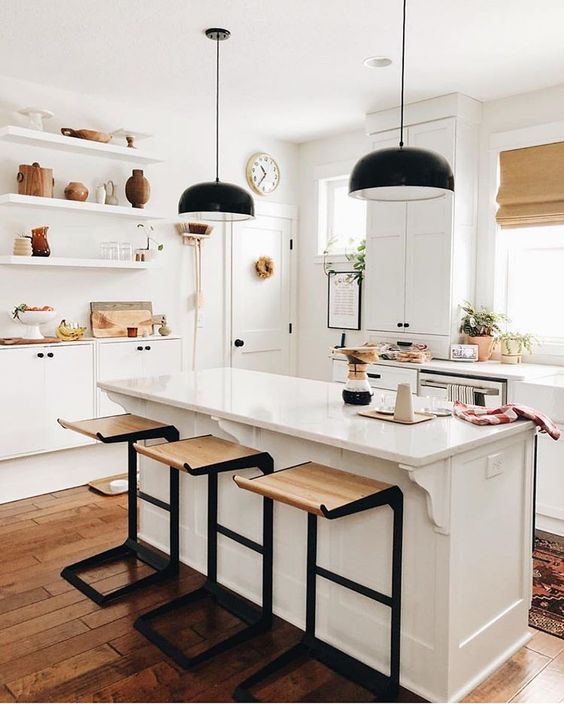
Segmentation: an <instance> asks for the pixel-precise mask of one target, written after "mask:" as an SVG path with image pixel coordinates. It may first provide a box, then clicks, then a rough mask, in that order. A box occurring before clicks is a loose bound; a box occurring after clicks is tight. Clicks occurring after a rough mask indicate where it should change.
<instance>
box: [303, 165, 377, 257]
mask: <svg viewBox="0 0 564 704" xmlns="http://www.w3.org/2000/svg"><path fill="white" fill-rule="evenodd" d="M356 162H357V159H347V160H346V161H334V162H331V163H328V164H321V165H319V166H317V167H316V168H315V191H316V195H317V201H316V204H315V205H316V218H317V250H316V254H315V257H314V260H315V262H316V263H318V264H322V263H323V261H324V259H325V257H324V256H323V251H324V250H325V249H326V247H327V233H328V226H329V223H328V222H327V213H328V207H327V206H328V202H327V184H328V183H330V182H332V181H340V180H342V179H344V178H348V177H349V174H350V173H351V171H352V170H353V167H354V165H355V164H356ZM366 220H367V227H368V213H367V217H366ZM327 261H331V262H332V263H335V264H342V263H345V262H347V261H348V260H347V257H346V254H345V252H335V253H331V254H328V255H327Z"/></svg>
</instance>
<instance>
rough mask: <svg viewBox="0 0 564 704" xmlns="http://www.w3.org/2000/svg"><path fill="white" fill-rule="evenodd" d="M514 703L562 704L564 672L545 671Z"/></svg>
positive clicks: (546, 669) (556, 670) (549, 669)
mask: <svg viewBox="0 0 564 704" xmlns="http://www.w3.org/2000/svg"><path fill="white" fill-rule="evenodd" d="M511 701H512V702H562V701H564V672H562V670H558V669H556V668H553V669H551V668H550V667H545V669H544V670H543V671H542V672H541V673H540V674H539V675H538V676H537V677H535V678H534V679H533V680H531V681H530V682H529V683H528V684H527V685H526V686H525V687H523V689H521V691H520V692H518V693H517V694H516V696H514V697H513V699H511Z"/></svg>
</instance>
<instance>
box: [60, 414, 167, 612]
mask: <svg viewBox="0 0 564 704" xmlns="http://www.w3.org/2000/svg"><path fill="white" fill-rule="evenodd" d="M125 415H129V414H125ZM109 417H111V416H109ZM96 437H97V438H98V440H100V441H101V442H103V443H106V444H108V445H109V444H115V443H119V442H127V479H128V490H127V514H128V516H127V528H128V530H127V539H126V540H125V542H124V543H123V544H122V545H118V546H116V547H115V548H110V549H109V550H104V551H103V552H100V553H98V554H97V555H92V557H87V558H85V559H84V560H79V561H78V562H75V563H73V564H72V565H69V566H68V567H65V568H64V569H63V571H62V572H61V577H63V579H66V580H67V582H70V584H72V585H73V587H76V589H78V590H79V591H81V592H82V593H83V594H85V595H86V596H87V597H89V598H90V599H92V601H94V602H95V603H96V604H98V605H99V606H106V605H107V604H109V603H110V602H112V601H115V600H116V599H119V598H121V597H123V596H126V595H127V594H130V593H131V592H133V591H135V590H137V589H139V588H140V587H146V586H149V585H150V584H154V583H155V582H158V581H160V580H161V579H165V578H168V577H172V576H174V575H176V574H178V568H179V525H180V512H179V506H180V498H179V493H180V492H179V477H178V472H176V471H173V470H172V469H171V471H170V484H169V502H168V503H167V502H165V501H161V500H160V499H157V498H156V497H154V496H150V495H149V494H145V493H144V492H142V491H139V490H138V488H137V452H136V451H135V448H134V447H133V443H135V442H138V441H140V440H154V439H158V438H164V439H165V440H167V441H168V442H174V441H175V440H178V439H179V433H178V430H177V429H176V428H175V427H174V426H173V425H168V426H163V427H160V428H154V429H152V430H144V431H138V432H132V433H124V434H123V435H113V436H111V437H104V436H103V435H102V434H101V433H97V434H96ZM137 498H140V499H141V500H142V501H146V502H147V503H150V504H153V505H154V506H157V507H158V508H161V509H163V510H164V511H167V512H168V513H170V552H169V555H168V558H166V557H163V556H161V555H160V554H158V553H156V552H154V551H153V550H151V549H150V548H148V547H146V546H144V545H141V544H140V543H139V542H138V538H137ZM131 556H134V557H135V558H137V559H138V560H140V561H141V562H144V563H145V564H147V565H149V567H152V568H153V569H154V570H155V572H154V573H153V574H149V575H147V576H145V577H141V579H138V580H136V581H134V582H131V583H130V584H126V585H125V586H123V587H120V588H119V589H114V591H111V592H108V593H107V594H104V593H102V592H100V591H98V590H97V589H96V588H95V587H93V586H92V585H91V584H88V582H86V581H85V580H84V579H82V578H81V577H80V576H79V575H78V573H79V572H82V571H84V570H86V569H89V568H92V567H96V566H97V565H102V564H104V563H107V562H112V561H114V560H119V559H123V558H127V557H131Z"/></svg>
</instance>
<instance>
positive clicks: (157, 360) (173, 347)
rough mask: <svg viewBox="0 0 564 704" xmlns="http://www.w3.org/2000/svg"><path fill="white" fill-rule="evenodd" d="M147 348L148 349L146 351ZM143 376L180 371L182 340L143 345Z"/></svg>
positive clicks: (148, 342)
mask: <svg viewBox="0 0 564 704" xmlns="http://www.w3.org/2000/svg"><path fill="white" fill-rule="evenodd" d="M147 348H148V349H147ZM141 360H142V364H143V376H161V375H162V374H176V373H177V372H181V371H182V340H150V341H147V342H144V343H143V354H142V355H141Z"/></svg>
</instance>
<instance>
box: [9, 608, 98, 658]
mask: <svg viewBox="0 0 564 704" xmlns="http://www.w3.org/2000/svg"><path fill="white" fill-rule="evenodd" d="M88 630H89V628H88V626H87V625H86V624H84V623H82V621H80V620H79V619H76V620H74V621H68V622H67V623H63V624H61V625H60V626H55V627H54V628H48V629H47V630H46V631H41V633H35V634H34V635H33V636H30V637H29V638H22V639H21V640H18V641H16V642H14V643H7V644H6V645H4V644H2V645H0V665H2V664H4V663H7V662H10V661H12V660H17V659H19V658H21V657H23V656H24V655H29V654H30V653H33V652H36V651H40V650H41V649H42V648H47V647H49V646H50V645H54V644H55V643H61V642H62V641H64V640H68V639H69V638H73V637H74V636H78V635H80V634H81V633H87V632H88Z"/></svg>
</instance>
